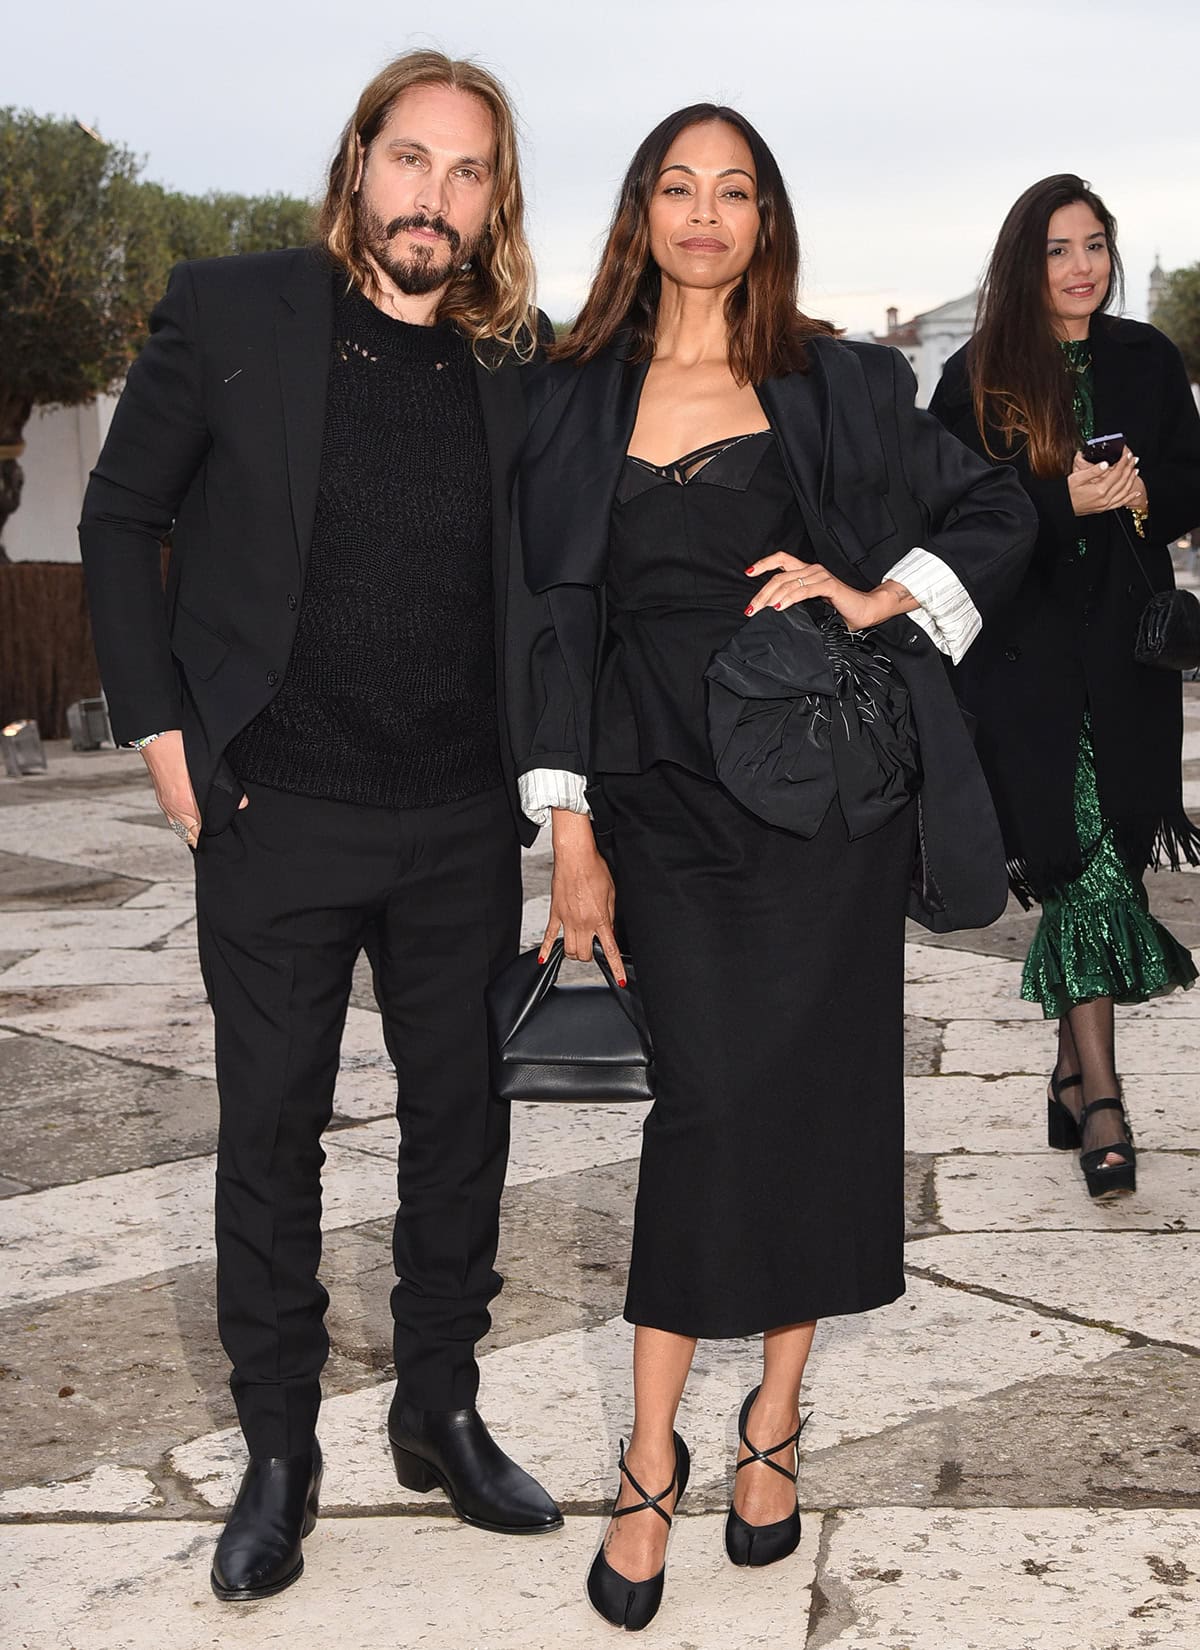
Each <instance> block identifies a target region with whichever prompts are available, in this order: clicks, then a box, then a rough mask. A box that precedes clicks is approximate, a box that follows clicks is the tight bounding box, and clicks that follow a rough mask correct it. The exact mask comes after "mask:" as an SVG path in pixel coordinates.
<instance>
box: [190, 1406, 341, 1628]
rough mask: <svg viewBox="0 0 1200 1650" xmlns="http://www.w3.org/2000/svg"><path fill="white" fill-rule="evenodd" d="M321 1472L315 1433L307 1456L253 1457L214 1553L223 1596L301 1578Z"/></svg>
mask: <svg viewBox="0 0 1200 1650" xmlns="http://www.w3.org/2000/svg"><path fill="white" fill-rule="evenodd" d="M323 1471H324V1464H323V1462H322V1460H321V1446H320V1445H319V1444H318V1443H317V1441H316V1439H315V1438H314V1440H313V1445H312V1449H311V1450H306V1451H305V1452H304V1454H303V1455H273V1456H270V1457H263V1458H260V1459H258V1460H255V1459H254V1458H253V1457H252V1458H251V1460H250V1463H249V1465H248V1466H247V1468H246V1471H245V1473H244V1474H243V1476H242V1486H241V1488H240V1489H239V1490H238V1493H237V1500H236V1501H235V1502H234V1504H233V1511H232V1512H231V1513H230V1515H229V1519H228V1522H227V1523H226V1525H225V1528H224V1529H223V1530H222V1531H221V1538H220V1540H219V1541H218V1542H217V1550H216V1552H215V1553H214V1554H213V1566H212V1575H211V1577H210V1579H211V1581H212V1590H213V1592H214V1593H215V1594H216V1595H217V1597H218V1598H219V1599H227V1600H228V1599H239V1600H240V1599H256V1598H269V1597H270V1595H271V1594H272V1593H282V1591H283V1589H284V1588H285V1587H290V1586H291V1585H292V1582H293V1581H298V1580H299V1578H300V1575H301V1572H302V1571H303V1569H304V1552H303V1548H302V1546H301V1543H302V1541H303V1539H304V1537H305V1536H306V1535H310V1534H311V1533H312V1531H313V1529H314V1528H315V1526H316V1522H317V1512H318V1510H319V1502H320V1494H321V1474H322V1472H323Z"/></svg>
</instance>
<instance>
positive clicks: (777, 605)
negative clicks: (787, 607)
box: [775, 602, 783, 613]
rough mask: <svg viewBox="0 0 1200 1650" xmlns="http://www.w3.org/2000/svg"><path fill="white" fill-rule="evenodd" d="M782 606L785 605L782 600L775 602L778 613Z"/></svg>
mask: <svg viewBox="0 0 1200 1650" xmlns="http://www.w3.org/2000/svg"><path fill="white" fill-rule="evenodd" d="M782 606H783V603H782V602H776V603H775V611H776V612H777V613H778V611H779V609H780V608H781V607H782Z"/></svg>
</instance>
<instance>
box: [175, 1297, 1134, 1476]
mask: <svg viewBox="0 0 1200 1650" xmlns="http://www.w3.org/2000/svg"><path fill="white" fill-rule="evenodd" d="M503 1300H504V1297H503V1296H501V1297H500V1301H499V1303H498V1304H497V1311H498V1312H499V1313H502V1312H503V1310H504V1307H503ZM1030 1327H1032V1328H1035V1329H1038V1330H1039V1331H1040V1334H1039V1335H1038V1337H1037V1338H1031V1337H1030V1335H1029V1332H1028V1331H1029V1328H1030ZM632 1341H633V1331H632V1329H631V1328H630V1326H629V1325H628V1324H626V1323H624V1322H623V1321H622V1320H621V1319H618V1318H614V1319H611V1320H610V1321H609V1322H607V1323H605V1324H602V1325H600V1326H599V1327H598V1328H595V1329H586V1330H569V1331H566V1332H564V1333H562V1334H558V1335H552V1336H548V1337H546V1338H544V1339H542V1340H538V1341H529V1342H523V1343H521V1344H520V1345H517V1346H511V1347H502V1348H501V1349H499V1350H498V1351H495V1352H488V1353H485V1354H484V1356H483V1359H482V1370H483V1379H482V1384H481V1391H480V1407H481V1409H482V1410H483V1413H484V1414H485V1415H486V1416H487V1418H488V1422H489V1425H490V1426H491V1427H492V1428H493V1429H494V1430H495V1432H496V1434H497V1436H498V1437H500V1438H501V1439H502V1440H503V1441H504V1442H505V1444H506V1445H507V1447H509V1448H510V1449H511V1450H512V1452H513V1454H514V1455H515V1456H516V1458H517V1459H518V1460H519V1461H521V1463H522V1464H523V1465H524V1466H526V1467H528V1469H529V1470H530V1471H531V1472H533V1473H535V1474H536V1475H537V1476H538V1477H539V1478H541V1479H542V1481H543V1482H544V1483H545V1484H546V1486H547V1488H548V1489H549V1490H550V1491H551V1493H552V1494H554V1495H556V1496H558V1497H560V1498H562V1499H564V1500H569V1501H573V1502H578V1501H594V1500H600V1499H603V1498H604V1497H605V1496H607V1495H608V1494H610V1493H611V1483H610V1480H611V1479H612V1478H613V1473H614V1465H613V1464H614V1462H615V1460H616V1455H617V1442H618V1439H619V1438H620V1437H621V1436H622V1435H623V1434H625V1435H627V1429H628V1424H629V1420H630V1381H631V1376H630V1360H631V1356H632ZM759 1344H760V1343H758V1342H756V1341H754V1340H741V1341H705V1342H701V1344H700V1347H699V1349H698V1351H697V1355H696V1363H695V1366H694V1369H693V1372H692V1376H691V1379H690V1380H689V1383H688V1388H687V1392H686V1393H685V1396H684V1400H683V1404H682V1406H681V1409H680V1419H679V1430H680V1432H681V1433H682V1434H683V1436H684V1437H685V1438H686V1439H687V1440H688V1443H689V1446H690V1447H691V1450H692V1456H693V1474H694V1478H695V1481H696V1483H697V1485H717V1484H721V1483H723V1482H724V1479H725V1477H726V1475H727V1472H728V1463H729V1460H730V1458H731V1456H732V1451H733V1447H734V1443H735V1438H736V1431H735V1419H736V1416H737V1412H738V1409H739V1408H740V1406H741V1402H742V1399H743V1397H744V1396H745V1393H746V1391H747V1390H748V1389H749V1387H751V1386H752V1385H754V1383H755V1382H756V1381H757V1380H758V1378H759V1365H760V1354H759ZM1123 1345H1124V1342H1123V1341H1122V1340H1121V1339H1120V1338H1119V1337H1117V1336H1116V1335H1114V1334H1112V1333H1110V1332H1108V1331H1106V1330H1100V1329H1090V1328H1086V1327H1081V1326H1077V1325H1074V1324H1066V1323H1062V1324H1059V1323H1055V1324H1049V1323H1047V1322H1046V1320H1045V1319H1043V1318H1041V1317H1040V1316H1036V1315H1035V1314H1032V1313H1030V1312H1028V1311H1026V1310H1025V1309H1024V1308H1021V1307H1013V1306H1007V1305H1004V1304H1002V1303H1000V1302H996V1301H991V1300H987V1299H985V1298H983V1297H981V1296H978V1295H972V1294H969V1293H966V1292H964V1291H960V1290H953V1289H947V1288H944V1287H941V1286H939V1285H937V1284H931V1283H927V1282H925V1281H923V1280H921V1279H916V1280H914V1281H913V1283H912V1284H911V1285H910V1288H909V1291H908V1293H907V1294H906V1295H905V1296H904V1297H903V1298H902V1299H901V1300H899V1301H897V1302H895V1303H894V1304H893V1305H891V1306H889V1307H886V1308H884V1309H883V1310H882V1311H880V1312H874V1313H868V1314H864V1315H862V1316H858V1317H849V1318H838V1319H831V1320H829V1321H828V1322H826V1323H823V1324H821V1325H820V1327H819V1329H818V1331H817V1339H816V1342H815V1344H814V1349H813V1353H812V1357H811V1359H810V1362H809V1368H808V1373H807V1374H806V1377H805V1393H804V1401H805V1404H806V1406H807V1405H812V1407H813V1410H814V1417H813V1421H812V1422H811V1423H810V1425H809V1427H808V1430H807V1431H806V1432H805V1443H806V1447H807V1448H809V1449H811V1450H817V1449H826V1448H829V1447H830V1446H832V1445H835V1444H838V1443H841V1442H844V1441H845V1440H847V1439H850V1438H860V1437H865V1436H868V1435H871V1434H874V1433H877V1432H882V1431H884V1430H885V1429H887V1428H888V1427H892V1426H896V1425H898V1424H899V1423H901V1422H902V1421H907V1420H911V1419H912V1418H913V1416H914V1415H918V1414H924V1413H927V1412H929V1411H931V1410H936V1409H939V1408H944V1407H946V1406H947V1405H951V1404H958V1403H962V1402H964V1401H966V1400H968V1399H971V1398H977V1397H979V1396H981V1395H982V1394H984V1393H987V1392H994V1391H998V1390H999V1389H1000V1388H1002V1387H1005V1386H1010V1385H1012V1384H1013V1383H1014V1382H1016V1381H1022V1380H1031V1379H1034V1378H1036V1377H1037V1376H1038V1375H1041V1374H1045V1373H1048V1372H1050V1371H1051V1370H1055V1371H1059V1372H1061V1371H1064V1370H1067V1369H1070V1368H1071V1367H1072V1365H1080V1364H1083V1363H1088V1362H1092V1361H1094V1360H1096V1359H1097V1358H1103V1357H1105V1356H1107V1355H1108V1354H1109V1353H1110V1352H1113V1351H1115V1350H1119V1349H1120V1347H1121V1346H1123ZM391 1392H392V1388H391V1384H390V1383H383V1384H381V1385H379V1386H377V1387H370V1388H365V1389H363V1390H360V1391H358V1392H354V1393H350V1394H348V1395H346V1396H344V1397H339V1398H332V1399H330V1400H329V1401H328V1402H327V1403H326V1404H325V1405H324V1407H323V1409H322V1412H321V1427H320V1431H321V1441H322V1444H323V1446H324V1449H325V1454H326V1461H327V1466H326V1494H327V1497H328V1499H329V1502H330V1505H336V1506H343V1507H347V1508H355V1507H358V1508H362V1507H386V1506H393V1505H411V1506H421V1505H425V1504H426V1503H425V1501H424V1500H423V1498H422V1497H420V1496H414V1495H412V1494H411V1493H410V1492H409V1491H406V1490H402V1489H401V1488H400V1487H399V1486H398V1485H397V1483H396V1480H395V1477H394V1476H393V1474H392V1469H391V1462H390V1459H389V1458H388V1454H387V1448H386V1443H385V1440H384V1434H383V1429H384V1423H385V1419H386V1414H387V1406H388V1403H389V1402H390V1399H391ZM172 1464H173V1465H174V1467H175V1468H176V1470H177V1471H179V1472H180V1473H182V1474H183V1475H184V1476H185V1477H186V1478H189V1479H191V1480H192V1481H193V1482H194V1484H195V1486H196V1488H197V1491H198V1493H199V1494H200V1495H202V1496H203V1497H204V1498H205V1499H206V1500H208V1501H210V1502H211V1503H212V1504H213V1505H214V1506H218V1507H220V1506H224V1505H226V1504H227V1502H228V1501H229V1499H230V1497H231V1496H232V1495H233V1494H234V1493H235V1491H236V1488H237V1482H238V1479H239V1477H240V1474H241V1471H242V1466H243V1465H244V1449H243V1445H242V1442H241V1438H240V1436H239V1434H238V1433H237V1431H236V1429H231V1430H228V1431H225V1432H220V1433H213V1434H210V1435H208V1436H206V1437H203V1438H198V1439H195V1440H193V1441H192V1442H191V1443H189V1444H186V1445H183V1446H181V1447H180V1448H179V1449H177V1450H175V1451H174V1453H173V1455H172Z"/></svg>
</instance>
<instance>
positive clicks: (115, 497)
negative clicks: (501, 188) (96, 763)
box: [79, 248, 531, 839]
mask: <svg viewBox="0 0 1200 1650" xmlns="http://www.w3.org/2000/svg"><path fill="white" fill-rule="evenodd" d="M333 267H334V266H333V265H332V264H331V262H330V261H329V259H328V258H327V257H326V256H325V255H324V253H322V252H319V251H317V250H316V249H313V248H304V249H299V250H293V251H283V252H267V253H260V254H253V255H248V256H242V257H236V258H215V259H206V260H203V261H199V262H195V263H185V264H180V265H179V266H178V267H177V268H176V269H175V270H174V272H173V273H172V276H171V280H170V284H169V286H168V288H167V292H166V296H165V297H164V298H163V300H162V302H161V303H160V304H159V305H158V306H157V308H156V309H155V311H154V314H153V316H152V317H151V321H150V338H149V341H148V343H147V344H146V346H145V348H144V349H143V350H142V352H141V354H140V355H139V357H138V359H137V360H136V361H135V362H134V364H133V366H132V367H131V369H130V372H129V377H128V380H127V382H126V385H125V390H124V392H123V394H122V396H121V399H120V402H119V403H118V406H117V409H116V413H115V415H114V417H113V422H112V428H111V429H110V431H109V435H108V439H107V441H106V442H105V444H104V449H103V451H102V452H101V454H100V458H99V460H98V462H97V464H96V468H95V470H94V471H93V472H92V477H91V481H90V483H89V485H88V489H87V493H86V496H85V498H84V504H83V518H82V520H81V522H80V526H79V539H80V546H81V549H82V553H83V563H84V569H85V573H86V578H87V587H88V597H89V601H90V604H91V612H92V628H93V633H94V636H95V643H96V653H97V657H98V659H99V662H100V674H101V678H102V680H103V682H104V688H105V692H106V694H107V696H108V704H109V712H110V715H111V718H112V726H113V733H114V735H115V737H116V738H117V740H118V741H119V742H125V741H128V740H130V739H135V738H139V737H141V736H142V735H144V734H148V733H155V732H158V731H159V730H160V729H164V728H176V727H178V728H182V729H183V736H184V743H185V748H186V751H187V759H188V768H189V771H190V773H191V778H192V784H193V787H194V789H195V792H196V798H197V801H198V803H199V806H200V810H201V814H202V817H203V821H204V828H205V830H206V831H209V832H212V831H217V830H220V829H222V828H223V827H224V826H225V825H227V824H228V822H229V820H230V818H231V817H232V815H233V812H234V810H235V809H236V806H237V803H238V800H239V798H240V791H239V789H238V786H237V783H236V781H235V780H234V777H233V775H232V773H231V772H230V771H229V768H228V766H227V764H226V763H225V762H224V760H223V753H224V751H225V750H226V748H227V746H228V745H229V742H230V740H231V739H233V737H234V736H235V734H237V733H238V732H240V730H241V729H242V728H244V727H245V726H246V724H247V723H248V722H249V721H251V720H252V719H253V717H255V716H256V715H257V714H258V712H259V711H260V710H262V709H263V707H264V706H265V705H266V704H268V703H269V701H270V700H271V698H272V697H273V696H274V694H275V693H276V692H277V691H278V688H279V684H280V683H281V681H282V680H283V676H284V672H285V671H286V669H287V664H288V658H289V656H290V654H291V649H292V643H293V640H294V637H295V633H296V624H297V618H298V613H299V607H300V602H301V599H302V596H303V592H304V579H305V573H306V570H307V565H308V554H309V548H310V545H311V542H312V530H313V520H314V516H315V512H316V502H317V484H318V478H319V473H320V464H321V446H322V438H323V434H324V423H325V392H326V381H327V377H328V372H329V355H330V349H331V346H332V336H333ZM476 379H477V382H478V385H479V397H480V402H481V404H482V409H483V420H484V428H485V433H486V436H487V443H488V453H489V458H490V462H491V480H492V528H493V535H492V536H493V573H494V578H493V583H494V588H495V592H496V636H497V645H496V657H497V674H498V678H499V677H502V669H501V666H502V660H503V642H502V638H503V634H504V627H505V616H506V609H507V603H508V597H509V589H510V572H509V542H510V517H509V497H510V493H511V488H512V479H513V471H514V466H515V462H516V455H517V449H518V446H519V444H520V440H521V436H522V433H523V431H524V426H525V415H524V403H523V399H522V388H521V375H520V372H519V370H518V364H517V362H516V360H515V359H514V358H513V357H511V356H509V357H507V358H506V359H504V360H502V361H501V362H500V364H499V365H498V366H496V367H494V368H488V367H485V366H483V365H481V364H479V363H476ZM168 533H170V534H171V536H172V552H171V560H170V569H169V572H168V577H167V588H166V600H165V604H164V600H163V591H162V583H161V575H160V545H161V541H162V540H163V538H164V537H165V536H166V535H167V534H168ZM515 596H516V599H517V600H518V601H521V600H524V599H527V597H526V595H525V592H524V590H523V588H521V587H518V588H517V589H516V591H515ZM498 687H499V689H500V691H499V692H498V703H499V706H500V717H501V727H500V735H501V738H500V746H501V758H502V761H503V764H504V769H505V775H506V779H507V781H508V785H509V791H510V796H511V801H512V807H513V812H514V816H515V817H516V819H517V821H518V828H519V829H520V831H521V833H522V835H523V837H524V838H526V839H528V838H529V837H530V835H531V827H530V825H529V822H528V821H527V820H526V819H525V818H524V816H523V815H522V814H521V812H520V809H519V807H518V805H517V801H516V790H515V785H514V783H513V765H512V755H511V748H510V743H509V738H508V732H507V725H506V722H505V716H504V694H503V691H502V690H503V682H502V680H500V681H499V682H498Z"/></svg>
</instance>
